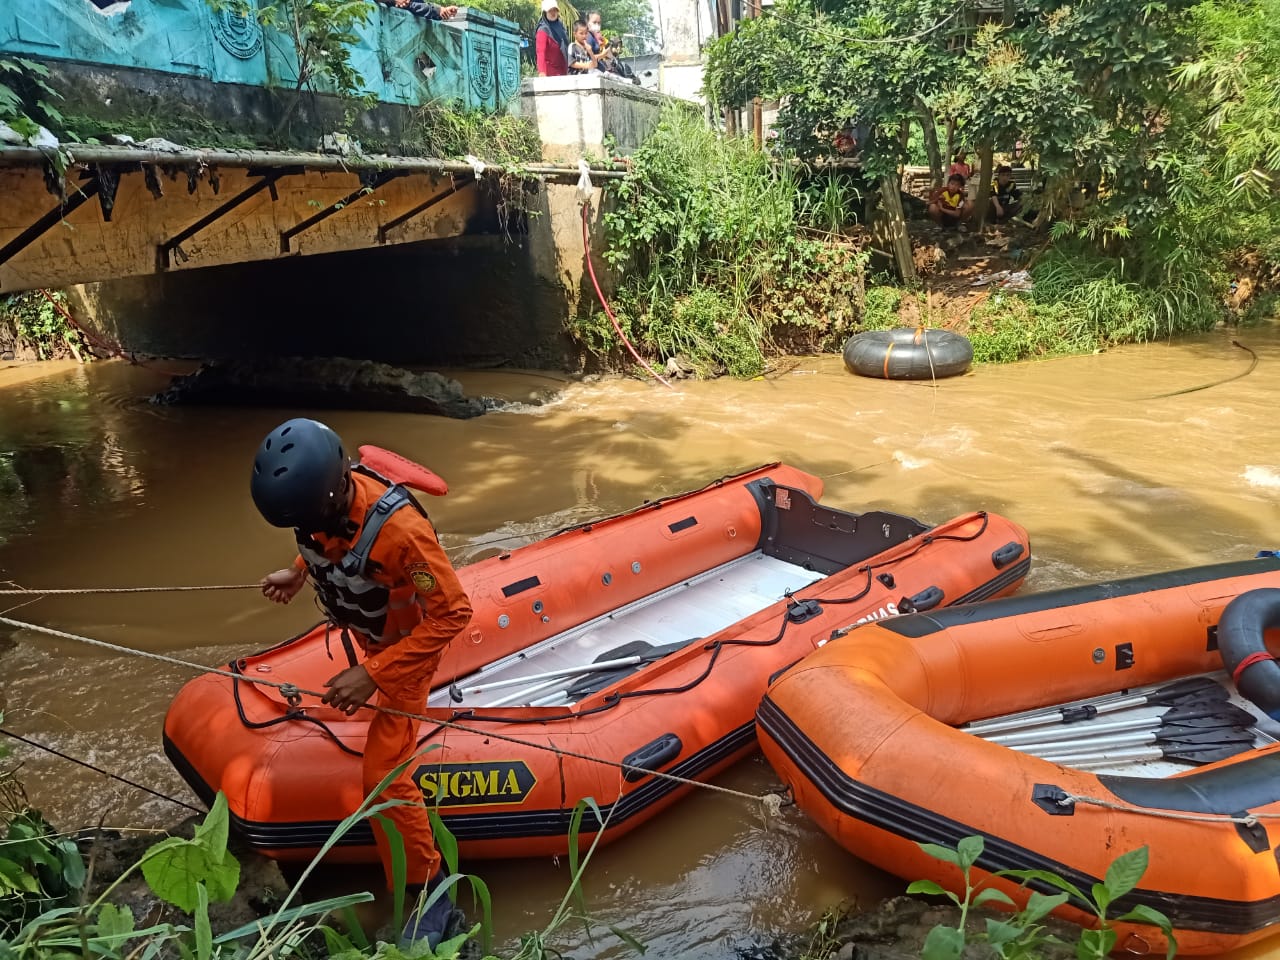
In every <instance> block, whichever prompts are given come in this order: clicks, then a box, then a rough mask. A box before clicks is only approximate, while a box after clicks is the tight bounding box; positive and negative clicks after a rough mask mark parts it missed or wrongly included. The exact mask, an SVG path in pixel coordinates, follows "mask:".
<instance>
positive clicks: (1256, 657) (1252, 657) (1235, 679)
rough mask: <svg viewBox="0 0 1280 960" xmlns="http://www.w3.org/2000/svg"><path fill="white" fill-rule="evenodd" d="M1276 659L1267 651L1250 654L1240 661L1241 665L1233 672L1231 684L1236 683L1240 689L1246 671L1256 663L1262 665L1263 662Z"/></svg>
mask: <svg viewBox="0 0 1280 960" xmlns="http://www.w3.org/2000/svg"><path fill="white" fill-rule="evenodd" d="M1274 659H1275V657H1273V656H1272V655H1271V654H1269V653H1267V651H1265V650H1258V651H1257V652H1255V653H1251V654H1249V655H1248V656H1247V657H1245V658H1244V659H1243V660H1241V661H1240V663H1239V665H1238V666H1237V667H1236V668H1235V669H1234V670H1232V671H1231V682H1232V683H1234V684H1235V685H1236V686H1237V687H1239V686H1240V677H1241V676H1243V674H1244V672H1245V671H1246V670H1248V669H1249V668H1250V667H1252V666H1253V665H1254V664H1255V663H1261V662H1262V661H1263V660H1274Z"/></svg>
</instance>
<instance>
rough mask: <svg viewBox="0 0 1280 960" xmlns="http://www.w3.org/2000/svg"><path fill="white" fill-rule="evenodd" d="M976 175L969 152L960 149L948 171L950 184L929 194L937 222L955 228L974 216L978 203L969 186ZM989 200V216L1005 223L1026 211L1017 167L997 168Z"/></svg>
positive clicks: (930, 205)
mask: <svg viewBox="0 0 1280 960" xmlns="http://www.w3.org/2000/svg"><path fill="white" fill-rule="evenodd" d="M972 176H973V167H971V166H970V165H969V164H968V163H967V162H966V160H965V152H964V151H963V150H961V151H959V152H957V153H956V155H955V156H954V157H953V158H952V164H951V168H950V169H949V170H948V171H947V182H946V185H945V186H942V187H938V188H937V189H936V190H934V191H933V193H932V195H931V196H930V198H929V217H930V219H931V220H933V222H934V223H937V224H939V225H940V226H942V227H944V228H951V229H955V228H957V227H959V226H960V225H961V224H963V223H965V222H966V221H967V220H969V219H970V218H971V217H972V216H973V210H974V206H975V204H974V202H972V201H970V199H969V194H968V191H967V190H966V185H967V184H968V182H969V180H970V178H972ZM987 204H988V208H987V216H988V217H989V218H990V219H991V220H993V221H994V222H996V223H1005V222H1006V221H1008V220H1010V219H1012V218H1013V217H1015V216H1017V215H1018V214H1020V213H1021V212H1022V191H1021V190H1019V189H1018V185H1017V184H1016V183H1014V181H1013V168H1012V167H1010V166H1009V165H1008V164H1001V165H1000V166H999V167H997V168H996V176H995V179H994V180H992V181H991V195H990V197H989V198H988V199H987Z"/></svg>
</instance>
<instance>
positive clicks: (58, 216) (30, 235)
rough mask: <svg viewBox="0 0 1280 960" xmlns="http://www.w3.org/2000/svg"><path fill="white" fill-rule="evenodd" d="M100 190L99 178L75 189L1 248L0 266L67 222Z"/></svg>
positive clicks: (93, 178) (92, 179) (94, 178)
mask: <svg viewBox="0 0 1280 960" xmlns="http://www.w3.org/2000/svg"><path fill="white" fill-rule="evenodd" d="M100 188H101V183H100V181H99V180H98V178H97V177H92V178H90V179H89V180H88V181H87V182H86V183H82V184H80V185H79V186H77V187H75V192H74V193H72V194H71V196H69V197H67V199H66V200H64V201H63V202H62V203H60V204H58V205H57V206H56V207H54V208H53V209H52V210H50V211H49V212H48V213H46V214H45V215H44V216H42V217H41V218H40V219H39V220H37V221H36V222H35V223H33V224H31V226H29V227H27V229H25V230H23V231H22V232H21V233H20V234H18V235H17V236H16V237H14V238H13V239H12V240H10V241H9V242H8V243H6V244H5V245H4V246H3V247H0V266H4V264H6V263H8V262H9V259H10V258H11V257H13V256H14V255H15V254H18V253H21V252H22V251H23V250H25V249H26V248H27V247H29V246H31V244H33V243H35V242H36V241H37V240H39V239H40V238H41V237H43V236H44V235H45V234H46V233H47V232H48V231H49V230H50V229H51V228H52V227H53V226H54V225H55V224H59V223H61V222H62V221H63V220H65V219H66V217H67V216H68V215H69V214H70V213H72V212H73V211H74V210H76V209H78V208H79V207H80V205H81V204H83V203H85V202H87V201H89V200H92V199H93V198H94V197H96V196H97V195H98V190H99V189H100Z"/></svg>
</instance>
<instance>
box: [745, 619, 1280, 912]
mask: <svg viewBox="0 0 1280 960" xmlns="http://www.w3.org/2000/svg"><path fill="white" fill-rule="evenodd" d="M900 619H901V618H900ZM884 622H885V623H891V622H893V621H884ZM756 723H757V724H758V726H759V731H760V736H761V737H762V738H763V737H768V738H770V739H771V740H773V741H774V743H775V744H777V746H778V748H779V749H781V750H782V751H783V752H784V753H786V755H787V756H788V757H789V758H790V759H791V760H792V762H794V763H795V765H796V767H797V768H798V770H799V772H800V774H801V775H802V776H803V777H805V779H807V780H808V781H809V782H810V783H812V784H813V785H814V786H815V787H816V788H817V789H818V790H819V791H820V792H821V793H822V795H823V797H825V798H826V800H827V802H828V803H830V804H831V805H832V806H833V807H835V808H836V809H837V810H838V811H840V812H841V813H842V814H844V815H845V816H847V817H850V818H852V819H854V820H860V821H862V822H863V823H868V824H870V825H871V826H873V827H875V828H877V829H879V830H884V831H886V832H888V833H892V834H894V835H895V836H899V837H902V838H904V839H907V840H912V841H915V842H917V843H937V844H941V845H943V846H948V847H955V845H956V844H957V843H959V842H960V840H961V839H963V838H964V837H968V836H975V835H976V836H981V837H982V838H983V841H984V847H983V853H982V856H981V857H979V858H978V861H977V866H978V867H979V868H980V869H982V870H986V871H988V872H990V873H994V872H995V871H997V870H1049V871H1052V872H1053V873H1056V874H1058V876H1060V877H1062V878H1063V879H1065V880H1068V881H1070V882H1071V883H1073V884H1075V885H1076V886H1077V887H1079V888H1080V889H1082V890H1088V889H1090V888H1091V887H1092V885H1093V884H1094V883H1097V882H1098V881H1099V880H1100V879H1101V878H1099V877H1094V876H1090V875H1089V874H1087V873H1084V872H1083V871H1081V870H1076V869H1074V868H1072V867H1069V866H1067V865H1066V864H1063V863H1059V862H1058V861H1056V860H1053V859H1051V858H1049V857H1046V856H1044V855H1043V854H1041V853H1039V852H1038V851H1036V850H1030V849H1028V848H1026V847H1023V846H1021V845H1019V844H1015V843H1011V842H1010V841H1008V840H1005V839H1003V838H1002V837H998V836H994V835H992V834H989V833H985V832H983V831H982V830H979V829H977V828H976V827H972V826H969V825H968V824H964V823H961V822H959V821H957V820H952V819H951V818H949V817H945V816H943V815H942V814H940V813H937V812H936V811H934V810H929V809H927V808H925V807H921V806H917V805H916V804H914V803H911V802H909V801H907V800H903V799H902V798H900V797H896V796H894V795H893V794H890V793H886V792H885V791H883V790H878V789H876V788H875V787H872V786H869V785H867V784H865V783H861V782H859V781H858V780H855V779H854V778H853V777H850V776H849V775H848V774H847V773H845V772H844V771H843V770H841V769H840V768H839V767H838V766H836V764H835V763H834V762H833V761H832V760H831V758H829V757H827V756H826V755H825V754H823V753H822V751H820V750H819V749H818V747H817V746H816V745H815V744H814V743H813V741H811V740H810V739H809V738H808V737H806V736H805V735H804V733H803V732H802V731H801V730H800V729H799V727H797V726H796V725H795V723H794V722H792V720H791V718H790V717H788V716H787V715H786V714H785V713H783V712H782V710H781V709H780V708H779V707H778V706H777V704H775V703H774V702H773V701H772V700H771V699H770V698H769V697H768V696H766V697H765V698H764V700H762V701H761V703H760V709H759V710H758V711H757V712H756ZM1246 762H1251V761H1246ZM1183 779H1184V778H1182V777H1179V778H1178V780H1183ZM1166 782H1173V781H1166ZM1028 886H1030V887H1031V888H1032V889H1035V890H1038V891H1040V892H1041V893H1046V894H1055V893H1059V892H1060V891H1059V890H1058V889H1057V888H1056V887H1050V886H1049V885H1047V884H1043V883H1041V882H1039V881H1030V882H1029V883H1028ZM1072 903H1073V905H1074V906H1077V907H1079V908H1080V909H1082V910H1085V911H1086V912H1090V910H1091V908H1090V907H1089V906H1088V905H1087V904H1084V903H1081V902H1077V901H1074V900H1073V901H1072ZM1138 904H1144V905H1146V906H1148V907H1152V908H1154V909H1156V910H1160V911H1162V912H1163V913H1165V914H1168V915H1171V916H1176V917H1177V923H1176V925H1177V926H1178V927H1180V928H1183V929H1187V930H1204V931H1208V932H1212V933H1226V934H1244V933H1252V932H1254V931H1256V930H1263V929H1265V928H1267V927H1270V926H1273V925H1275V924H1277V923H1280V896H1273V897H1267V898H1266V899H1264V900H1252V901H1238V900H1229V899H1224V898H1220V897H1197V896H1190V895H1187V894H1180V893H1167V892H1164V891H1160V890H1144V889H1137V890H1134V891H1133V892H1131V893H1129V894H1127V895H1125V896H1124V897H1121V898H1120V899H1119V900H1117V901H1116V902H1115V904H1114V905H1113V906H1112V912H1113V913H1114V914H1115V915H1120V914H1123V913H1125V912H1127V911H1128V910H1131V909H1132V908H1133V907H1135V906H1137V905H1138Z"/></svg>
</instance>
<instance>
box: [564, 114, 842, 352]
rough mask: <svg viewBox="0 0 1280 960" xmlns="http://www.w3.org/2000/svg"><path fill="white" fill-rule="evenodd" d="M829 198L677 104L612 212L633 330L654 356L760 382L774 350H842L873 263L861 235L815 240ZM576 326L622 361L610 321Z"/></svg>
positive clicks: (581, 321) (622, 304) (615, 256)
mask: <svg viewBox="0 0 1280 960" xmlns="http://www.w3.org/2000/svg"><path fill="white" fill-rule="evenodd" d="M840 195H841V196H843V194H840ZM833 196H834V195H833ZM828 199H830V198H828ZM821 201H822V196H821V195H818V196H816V197H815V196H814V195H812V194H811V192H809V191H807V190H806V188H805V185H804V183H803V182H802V180H801V178H800V175H799V174H798V172H797V170H796V168H794V167H791V166H787V165H779V164H776V163H774V162H773V161H772V159H771V158H770V157H769V156H768V155H767V154H764V153H761V152H760V151H757V150H755V149H754V148H753V147H752V145H751V144H750V142H748V141H745V140H739V139H735V138H724V137H721V136H720V135H719V134H718V133H717V132H716V131H714V130H712V129H710V128H709V127H708V126H707V125H706V124H705V123H704V122H703V120H702V118H701V116H699V115H697V114H693V113H690V112H689V111H687V110H683V109H680V108H670V109H668V110H667V111H666V112H665V113H664V114H663V116H662V119H661V122H660V123H659V125H658V127H657V129H656V130H655V132H654V133H653V134H652V136H651V137H650V138H649V139H648V140H647V141H646V142H645V144H644V146H642V147H641V148H640V149H639V150H638V151H636V153H635V154H634V155H633V156H632V172H631V175H630V176H629V177H628V178H627V179H626V180H624V181H622V182H621V183H620V185H619V186H618V188H617V189H616V190H615V191H614V204H615V205H614V207H613V210H612V211H611V212H610V213H608V214H607V215H606V217H605V224H606V226H607V229H608V240H609V244H608V246H609V249H608V253H607V258H608V260H609V262H610V263H611V264H612V265H613V266H614V268H615V269H617V270H618V271H619V273H620V276H621V281H620V283H619V287H618V293H617V297H616V301H617V302H616V307H617V313H618V320H619V324H620V325H621V327H622V329H623V330H624V331H625V332H626V334H627V336H628V337H629V338H630V339H631V340H632V341H634V342H635V344H636V346H637V348H638V349H640V350H641V352H643V353H647V354H649V355H650V356H652V357H656V358H657V359H659V360H661V361H666V360H668V359H670V358H677V359H678V360H680V361H682V362H683V363H684V364H686V365H688V366H692V367H693V368H694V369H696V370H697V371H698V372H699V373H702V374H711V373H718V372H728V373H730V374H732V375H734V376H739V377H750V376H754V375H756V374H758V373H760V372H761V371H762V370H763V369H764V367H765V363H766V357H768V356H769V355H771V354H773V353H778V352H786V351H790V352H802V351H811V350H820V349H835V348H838V346H839V344H840V343H841V342H842V340H843V339H844V338H845V337H846V336H848V335H849V334H850V333H851V332H853V331H854V330H855V329H856V328H857V323H858V320H859V317H860V316H861V309H862V293H863V267H864V264H865V259H866V257H865V254H864V252H863V250H862V248H861V244H859V243H857V242H855V241H854V240H852V239H848V238H842V237H838V236H836V237H826V238H824V239H818V238H816V237H814V236H811V235H806V233H805V229H804V228H805V227H806V224H807V221H810V220H813V221H815V222H821V220H820V218H822V216H823V208H822V202H821ZM835 202H837V203H838V202H839V200H836V201H835ZM569 330H570V333H571V334H572V335H573V336H574V337H575V338H576V339H577V340H578V341H579V342H580V343H581V344H582V345H583V346H584V347H586V348H587V349H588V350H589V351H591V352H592V353H594V354H597V355H600V356H603V357H606V358H613V357H618V358H620V357H621V353H620V346H619V344H618V343H617V336H616V334H615V333H614V331H613V328H612V326H611V324H610V323H609V321H608V319H607V318H606V317H605V316H604V314H603V313H600V312H599V311H593V312H592V313H591V314H590V315H589V316H587V317H585V318H578V319H575V320H573V321H571V323H570V327H569Z"/></svg>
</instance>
